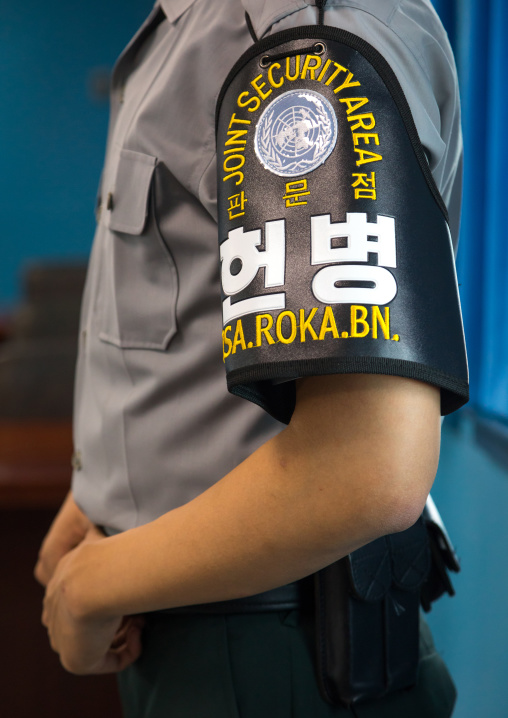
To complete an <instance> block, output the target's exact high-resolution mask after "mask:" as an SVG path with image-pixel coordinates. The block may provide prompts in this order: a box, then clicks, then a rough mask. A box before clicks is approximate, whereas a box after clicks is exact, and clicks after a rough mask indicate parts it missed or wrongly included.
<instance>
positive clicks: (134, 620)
mask: <svg viewBox="0 0 508 718" xmlns="http://www.w3.org/2000/svg"><path fill="white" fill-rule="evenodd" d="M144 625H145V618H144V616H138V615H136V616H125V617H124V619H123V621H122V624H121V626H120V628H119V629H118V631H117V632H116V633H115V637H114V638H113V640H112V642H111V646H110V648H112V649H114V648H118V647H119V646H121V645H122V644H123V643H124V642H125V636H126V635H127V633H128V632H129V630H130V629H131V627H132V626H136V627H137V628H139V629H140V630H141V629H142V628H143V626H144Z"/></svg>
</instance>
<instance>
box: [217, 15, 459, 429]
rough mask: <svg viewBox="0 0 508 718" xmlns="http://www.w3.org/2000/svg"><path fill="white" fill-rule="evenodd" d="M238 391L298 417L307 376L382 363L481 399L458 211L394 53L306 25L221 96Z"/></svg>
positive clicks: (260, 48)
mask: <svg viewBox="0 0 508 718" xmlns="http://www.w3.org/2000/svg"><path fill="white" fill-rule="evenodd" d="M217 158H218V161H217V165H218V216H219V244H220V247H219V249H220V261H221V282H222V308H223V330H222V337H223V355H224V361H225V366H226V374H227V381H228V388H229V390H230V391H231V392H232V393H234V394H236V395H239V396H242V397H244V398H246V399H249V400H251V401H254V402H255V403H257V404H259V405H260V406H262V407H263V408H264V409H266V411H268V412H269V413H270V414H271V415H272V416H274V417H275V418H277V419H279V420H281V421H284V422H288V421H289V420H290V418H291V415H292V412H293V409H294V402H295V387H294V380H295V379H296V378H298V377H303V376H311V375H314V376H315V375H322V374H337V373H374V374H388V375H396V376H402V377H409V378H414V379H418V380H421V381H425V382H428V383H431V384H433V385H435V386H438V387H439V388H440V389H441V407H442V413H443V414H447V413H450V412H451V411H454V410H455V409H457V408H459V407H460V406H462V405H463V404H464V403H465V402H466V401H467V398H468V373H467V360H466V353H465V345H464V334H463V329H462V318H461V311H460V302H459V297H458V289H457V281H456V275H455V268H454V257H453V247H452V241H451V237H450V231H449V227H448V213H447V209H446V206H445V203H444V201H443V198H442V196H441V194H440V192H439V189H438V187H437V185H436V183H435V180H434V178H433V176H432V173H431V170H430V167H429V164H428V161H427V157H426V154H425V151H424V148H423V146H422V143H421V141H420V138H419V135H418V132H417V130H416V126H415V122H414V118H413V115H412V113H411V110H410V107H409V104H408V102H407V100H406V97H405V95H404V92H403V91H402V89H401V86H400V83H399V81H398V79H397V76H396V74H395V73H394V71H393V69H392V67H391V66H390V63H389V62H388V61H387V60H386V58H385V57H383V55H382V54H381V53H380V52H378V50H377V49H375V48H374V47H373V46H372V45H370V44H369V43H367V42H366V41H365V40H364V39H363V38H361V37H358V36H356V35H354V34H352V33H350V32H347V31H345V30H342V29H338V28H334V27H327V26H324V27H323V26H320V27H317V26H299V27H295V28H291V29H289V30H285V31H283V32H280V33H276V34H274V35H269V36H267V37H265V38H264V39H263V40H261V41H260V42H258V43H256V44H255V45H253V47H252V48H250V49H249V50H248V51H247V52H246V53H245V54H244V55H243V56H242V57H241V58H240V59H239V60H238V62H237V63H236V64H235V66H234V68H233V69H232V70H231V72H230V73H229V76H228V78H227V79H226V81H225V83H224V86H223V88H222V91H221V93H220V96H219V100H218V105H217Z"/></svg>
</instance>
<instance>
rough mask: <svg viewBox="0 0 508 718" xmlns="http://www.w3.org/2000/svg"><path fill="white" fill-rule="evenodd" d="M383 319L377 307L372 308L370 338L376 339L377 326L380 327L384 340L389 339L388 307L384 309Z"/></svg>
mask: <svg viewBox="0 0 508 718" xmlns="http://www.w3.org/2000/svg"><path fill="white" fill-rule="evenodd" d="M384 310H385V317H384V319H383V317H382V316H381V311H380V309H379V307H376V306H374V307H372V336H373V337H374V339H377V325H378V322H379V325H380V327H381V331H382V332H383V336H384V338H385V339H389V338H390V307H385V308H384Z"/></svg>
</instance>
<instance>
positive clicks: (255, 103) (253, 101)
mask: <svg viewBox="0 0 508 718" xmlns="http://www.w3.org/2000/svg"><path fill="white" fill-rule="evenodd" d="M243 97H248V98H249V99H248V100H242V98H243ZM236 102H237V104H238V107H246V108H247V110H248V111H249V112H256V110H258V109H259V105H260V104H261V100H260V99H259V97H251V96H250V95H249V93H248V92H241V93H240V94H239V95H238V100H237V101H236ZM250 105H252V107H250Z"/></svg>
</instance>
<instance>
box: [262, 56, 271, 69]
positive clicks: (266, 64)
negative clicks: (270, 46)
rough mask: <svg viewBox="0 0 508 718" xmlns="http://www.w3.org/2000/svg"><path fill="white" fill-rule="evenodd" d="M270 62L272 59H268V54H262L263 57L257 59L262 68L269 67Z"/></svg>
mask: <svg viewBox="0 0 508 718" xmlns="http://www.w3.org/2000/svg"><path fill="white" fill-rule="evenodd" d="M271 64H272V61H271V60H270V56H269V55H263V57H262V58H261V60H260V61H259V65H260V67H263V68H266V67H270V65H271Z"/></svg>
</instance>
